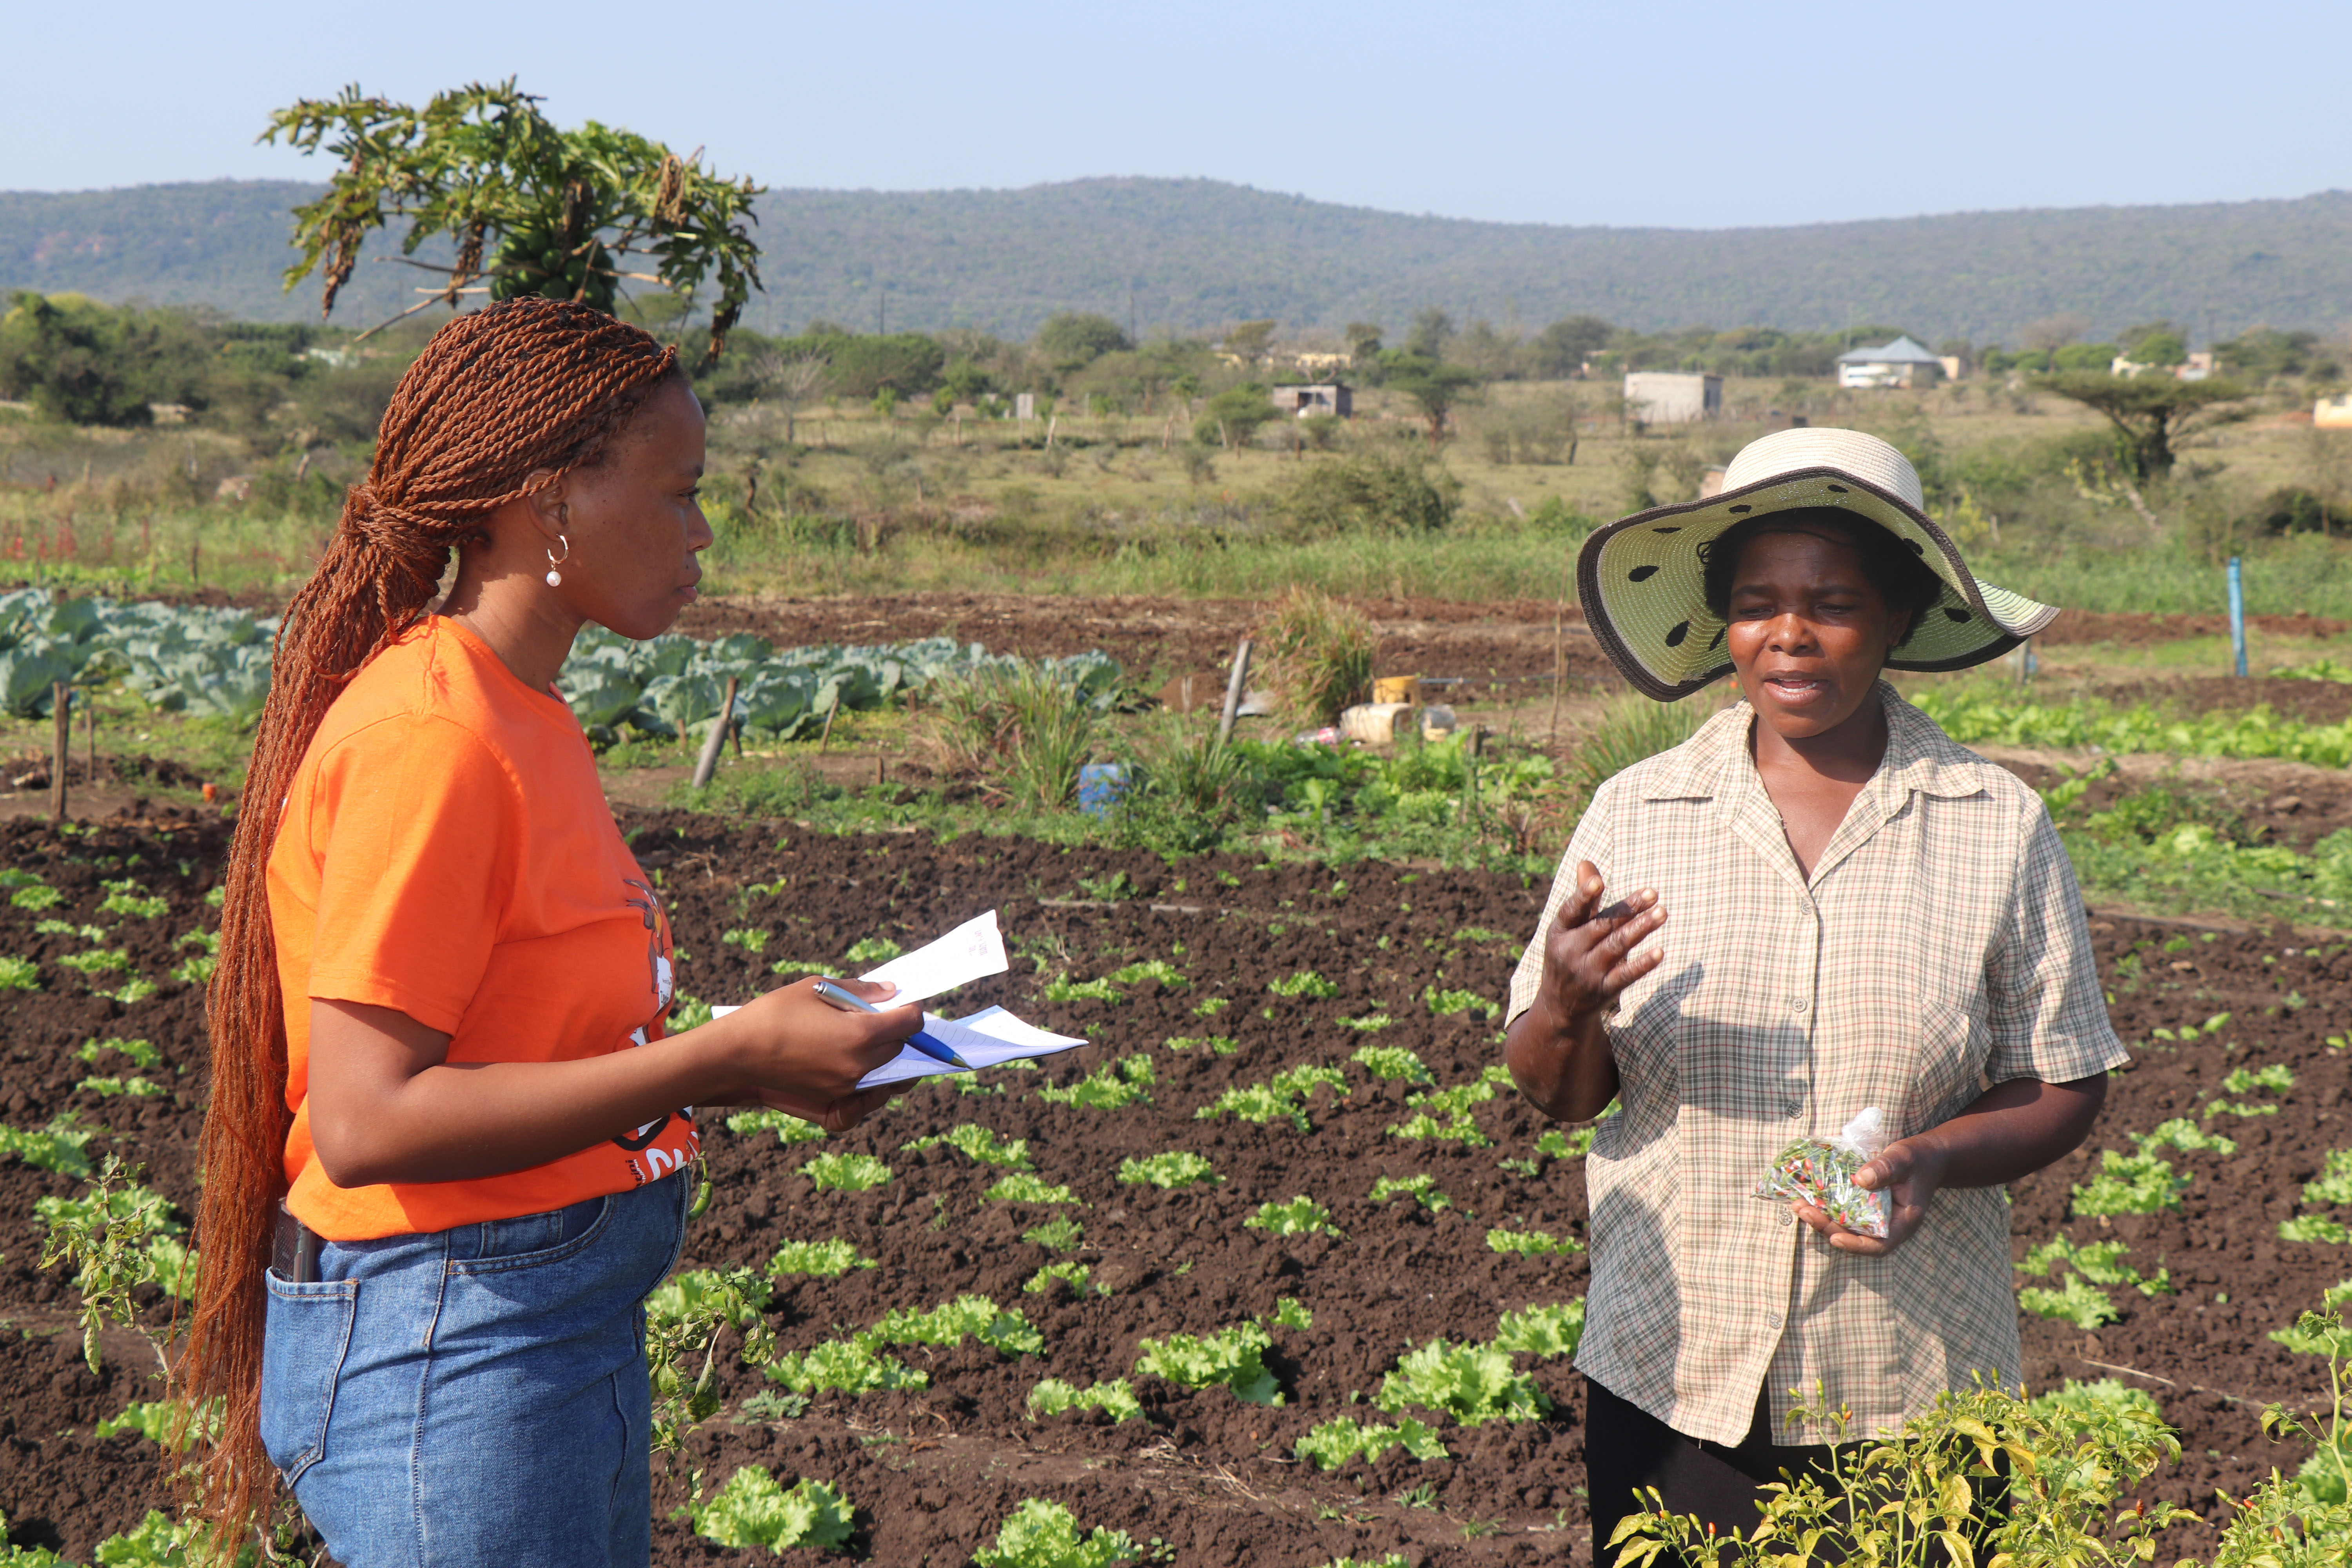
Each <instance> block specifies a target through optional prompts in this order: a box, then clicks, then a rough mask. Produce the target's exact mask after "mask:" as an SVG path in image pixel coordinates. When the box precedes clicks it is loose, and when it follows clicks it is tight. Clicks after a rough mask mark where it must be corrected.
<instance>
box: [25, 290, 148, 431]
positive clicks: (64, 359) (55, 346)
mask: <svg viewBox="0 0 2352 1568" xmlns="http://www.w3.org/2000/svg"><path fill="white" fill-rule="evenodd" d="M163 335H164V334H163V330H162V327H161V326H160V324H159V323H157V322H155V321H149V320H144V319H142V317H141V316H140V315H139V314H137V313H135V312H133V311H130V310H115V309H113V308H111V307H110V306H106V305H101V304H100V303H99V302H98V301H96V300H90V299H86V298H84V297H83V296H81V295H79V294H58V295H56V296H54V297H48V296H43V295H40V294H36V293H33V292H31V291H30V290H20V291H19V292H18V293H16V295H15V296H14V297H13V299H12V300H11V304H10V309H9V310H8V313H7V314H6V315H5V317H0V394H5V395H7V396H9V397H13V398H21V399H23V400H24V401H26V402H27V403H30V404H31V405H33V407H34V408H35V410H36V411H37V412H38V413H39V414H40V415H41V416H43V417H45V418H49V419H59V420H64V421H66V422H67V423H68V424H73V425H144V424H146V423H148V421H149V418H150V417H151V416H150V415H149V413H148V406H147V405H149V404H150V403H152V402H159V401H164V400H166V399H165V394H164V390H163V386H162V384H161V377H160V376H159V374H158V372H159V371H160V369H161V368H162V366H161V364H160V363H159V362H161V361H162V359H163V357H164V355H163V348H164V345H163V342H162V340H163Z"/></svg>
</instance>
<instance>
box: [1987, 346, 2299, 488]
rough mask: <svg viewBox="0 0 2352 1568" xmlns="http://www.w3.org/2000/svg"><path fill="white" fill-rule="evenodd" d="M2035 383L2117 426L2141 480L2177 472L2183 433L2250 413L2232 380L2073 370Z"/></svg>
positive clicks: (2129, 464) (2242, 391)
mask: <svg viewBox="0 0 2352 1568" xmlns="http://www.w3.org/2000/svg"><path fill="white" fill-rule="evenodd" d="M2032 384H2033V385H2034V386H2035V388H2037V389H2038V390H2040V391H2043V392H2054V393H2056V394H2057V395H2059V396H2061V397H2064V398H2070V399H2072V400H2073V401H2074V402H2076V403H2079V404H2081V405H2083V406H2084V407H2085V408H2093V409H2096V410H2097V411H2098V412H2099V413H2101V414H2103V415H2105V416H2106V419H2107V422H2108V423H2109V424H2111V425H2113V426H2115V427H2116V445H2117V446H2118V447H2119V448H2120V450H2121V453H2122V457H2123V460H2124V466H2125V467H2126V468H2129V469H2130V470H2131V476H2132V478H2133V479H2142V480H2145V479H2162V478H2164V477H2165V476H2166V475H2167V474H2169V473H2170V472H2172V465H2173V461H2174V453H2173V447H2174V445H2175V444H2176V443H2178V442H2179V440H2180V439H2181V438H2182V437H2185V436H2189V435H2192V434H2194V433H2195V432H2197V431H2199V430H2203V429H2209V428H2210V427H2211V426H2216V425H2228V424H2231V423H2234V422H2235V421H2237V420H2241V419H2244V418H2248V417H2250V416H2252V414H2253V412H2254V411H2253V409H2252V406H2251V405H2247V404H2246V403H2245V402H2244V401H2243V399H2244V398H2245V395H2246V389H2245V388H2244V387H2242V386H2240V385H2238V384H2236V383H2234V382H2228V381H2180V380H2178V379H2176V378H2174V377H2172V376H2168V375H2135V376H2119V375H2106V374H2101V373H2100V372H2097V371H2068V372H2063V373H2061V374H2055V375H2040V376H2036V377H2034V378H2033V383H2032Z"/></svg>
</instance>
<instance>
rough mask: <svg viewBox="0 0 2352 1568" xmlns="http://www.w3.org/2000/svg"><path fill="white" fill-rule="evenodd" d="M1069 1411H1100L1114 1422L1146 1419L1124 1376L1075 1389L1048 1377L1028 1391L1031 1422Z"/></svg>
mask: <svg viewBox="0 0 2352 1568" xmlns="http://www.w3.org/2000/svg"><path fill="white" fill-rule="evenodd" d="M1066 1410H1099V1411H1102V1412H1103V1413H1104V1414H1106V1415H1108V1416H1109V1417H1110V1418H1111V1419H1112V1420H1113V1421H1115V1422H1116V1421H1140V1420H1142V1419H1143V1405H1142V1404H1141V1402H1140V1401H1139V1400H1138V1399H1137V1398H1136V1397H1135V1389H1134V1387H1133V1386H1132V1385H1131V1384H1129V1382H1128V1381H1127V1379H1125V1378H1123V1377H1122V1378H1119V1379H1118V1381H1116V1382H1113V1383H1097V1384H1093V1385H1092V1386H1090V1387H1087V1388H1075V1387H1072V1386H1071V1385H1070V1384H1066V1383H1064V1382H1063V1381H1062V1380H1061V1379H1060V1378H1057V1377H1049V1378H1045V1379H1044V1380H1043V1381H1041V1382H1040V1383H1039V1384H1037V1386H1036V1387H1034V1388H1033V1389H1031V1390H1030V1391H1029V1419H1030V1420H1032V1421H1034V1420H1035V1419H1037V1417H1038V1416H1040V1415H1061V1414H1062V1413H1063V1412H1064V1411H1066Z"/></svg>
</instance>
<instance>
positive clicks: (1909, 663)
mask: <svg viewBox="0 0 2352 1568" xmlns="http://www.w3.org/2000/svg"><path fill="white" fill-rule="evenodd" d="M1800 507H1834V508H1837V509H1839V510H1843V511H1850V512H1852V513H1853V514H1854V515H1855V516H1857V517H1859V518H1862V519H1864V520H1865V521H1870V522H1873V523H1875V524H1877V525H1878V526H1879V527H1881V528H1884V529H1885V530H1886V531H1888V532H1889V533H1892V534H1894V535H1895V537H1897V538H1899V539H1901V540H1902V541H1903V542H1905V543H1906V544H1908V545H1909V546H1910V547H1911V549H1912V550H1913V552H1915V553H1916V554H1917V555H1918V556H1919V558H1920V559H1921V560H1922V561H1923V562H1925V563H1927V566H1928V567H1929V568H1930V569H1931V570H1933V571H1934V572H1935V574H1936V576H1937V579H1938V580H1939V581H1940V582H1941V583H1942V584H1943V585H1944V593H1943V596H1942V597H1941V598H1940V599H1939V600H1938V601H1937V603H1936V604H1934V605H1930V606H1929V607H1928V608H1927V611H1926V612H1925V613H1923V614H1922V615H1921V616H1920V618H1919V620H1920V624H1919V625H1917V626H1914V627H1913V628H1912V630H1911V634H1910V636H1908V637H1906V638H1905V639H1904V641H1903V643H1902V645H1901V646H1900V647H1897V648H1896V649H1895V652H1894V653H1892V654H1890V655H1888V656H1887V659H1886V666H1887V668H1890V669H1912V670H1953V669H1967V668H1970V667H1971V666H1974V665H1979V664H1983V663H1986V662H1987V661H1988V660H1990V659H1995V658H2000V656H2001V655H2002V654H2005V653H2007V652H2008V651H2009V650H2010V649H2011V648H2013V647H2017V645H2018V644H2020V643H2021V642H2023V641H2024V640H2025V639H2026V638H2027V637H2032V636H2033V635H2034V634H2035V633H2036V632H2039V631H2041V630H2042V628H2044V627H2045V626H2049V624H2050V623H2051V622H2052V621H2053V620H2054V619H2055V618H2056V617H2057V615H2058V611H2057V609H2056V607H2055V606H2053V605H2044V604H2040V603H2038V602H2036V601H2034V600H2032V599H2029V598H2027V597H2026V596H2025V595H2022V594H2015V593H2011V591H2010V590H2008V589H2006V588H2001V587H1997V586H1995V585H1994V584H1990V583H1987V582H1985V581H1983V580H1982V579H1980V578H1979V577H1978V576H1977V575H1976V574H1974V573H1972V572H1970V571H1969V568H1968V563H1967V562H1966V561H1965V560H1963V559H1962V558H1961V555H1960V552H1959V548H1958V546H1957V545H1955V544H1954V543H1953V542H1952V541H1951V537H1950V536H1949V535H1948V534H1947V533H1946V532H1945V531H1943V530H1942V529H1941V528H1940V527H1938V526H1937V524H1936V523H1935V522H1934V521H1932V520H1931V519H1929V518H1928V517H1927V516H1926V515H1925V514H1923V513H1921V512H1920V511H1919V510H1916V508H1914V507H1912V506H1911V505H1910V504H1909V503H1908V502H1906V501H1905V500H1903V499H1902V498H1901V497H1899V496H1895V495H1891V494H1889V493H1887V492H1886V491H1885V490H1883V489H1879V488H1878V487H1877V486H1875V485H1874V484H1871V483H1870V482H1869V481H1868V480H1865V479H1856V478H1855V477H1854V476H1853V475H1852V474H1849V473H1846V472H1844V471H1843V470H1842V469H1839V468H1801V469H1798V470H1797V471H1795V472H1793V473H1786V474H1776V475H1774V476H1773V477H1772V478H1771V479H1764V480H1760V481H1759V482H1758V483H1756V484H1752V485H1747V486H1743V487H1741V488H1740V489H1736V490H1726V491H1724V492H1723V493H1722V494H1720V495H1713V496H1708V497H1706V498H1705V499H1704V500H1696V501H1685V502H1681V503H1678V504H1675V505H1673V506H1661V507H1653V508H1651V509H1650V510H1648V511H1643V512H1636V513H1635V514H1634V515H1633V516H1632V517H1627V518H1621V519H1619V520H1618V521H1615V522H1612V523H1610V524H1609V525H1607V526H1606V527H1604V528H1599V529H1596V530H1594V531H1592V533H1591V535H1589V536H1588V537H1587V538H1586V539H1585V542H1584V546H1583V549H1582V550H1581V551H1580V552H1578V555H1577V563H1576V585H1577V597H1578V599H1579V600H1580V602H1581V603H1582V605H1583V606H1584V619H1585V624H1586V625H1587V626H1590V627H1591V631H1592V636H1593V640H1595V641H1596V642H1598V643H1600V645H1601V651H1602V652H1604V653H1606V654H1607V655H1608V656H1609V658H1610V662H1611V663H1612V664H1614V665H1616V667H1617V668H1618V670H1619V671H1620V672H1621V673H1622V674H1623V675H1624V677H1625V679H1628V680H1630V681H1632V682H1633V685H1634V687H1635V688H1637V689H1639V690H1641V691H1642V692H1643V693H1644V694H1645V695H1647V696H1651V697H1654V698H1656V699H1657V700H1660V701H1662V702H1673V701H1675V700H1679V699H1681V698H1685V697H1687V696H1689V695H1690V694H1691V693H1692V692H1694V691H1697V690H1700V689H1703V688H1705V687H1707V686H1711V685H1713V684H1714V683H1715V682H1716V681H1717V680H1720V679H1722V678H1723V677H1724V676H1726V675H1727V674H1729V673H1730V672H1731V659H1730V658H1729V656H1728V655H1727V653H1726V652H1725V651H1724V635H1725V632H1726V631H1727V627H1726V626H1725V625H1724V623H1723V622H1722V621H1721V620H1719V619H1717V616H1715V614H1714V612H1712V611H1710V610H1709V609H1708V608H1707V607H1706V587H1705V582H1704V575H1703V563H1702V562H1701V561H1700V559H1699V546H1701V545H1703V544H1705V543H1706V542H1708V541H1710V540H1712V539H1714V538H1715V537H1717V535H1718V534H1721V533H1722V532H1723V531H1725V530H1727V529H1728V528H1730V527H1732V526H1733V525H1734V524H1735V523H1738V522H1742V521H1746V520H1747V519H1748V518H1750V517H1756V516H1761V515H1764V514H1766V513H1769V512H1776V511H1792V510H1797V509H1798V508H1800Z"/></svg>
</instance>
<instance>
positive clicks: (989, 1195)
mask: <svg viewBox="0 0 2352 1568" xmlns="http://www.w3.org/2000/svg"><path fill="white" fill-rule="evenodd" d="M981 1196H982V1197H983V1198H985V1199H987V1200H988V1201H989V1202H990V1203H1005V1204H1074V1203H1076V1202H1077V1201H1078V1195H1077V1194H1076V1193H1073V1192H1072V1191H1070V1189H1069V1188H1068V1187H1066V1186H1057V1185H1055V1184H1053V1183H1051V1182H1048V1181H1045V1179H1044V1178H1042V1177H1039V1176H1034V1175H1032V1174H1030V1173H1028V1172H1026V1171H1015V1172H1013V1173H1012V1174H1011V1175H1009V1176H1006V1177H1004V1178H1003V1180H1002V1181H999V1182H998V1183H997V1184H995V1185H993V1186H992V1187H990V1188H989V1189H988V1191H986V1192H984V1193H982V1194H981Z"/></svg>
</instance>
